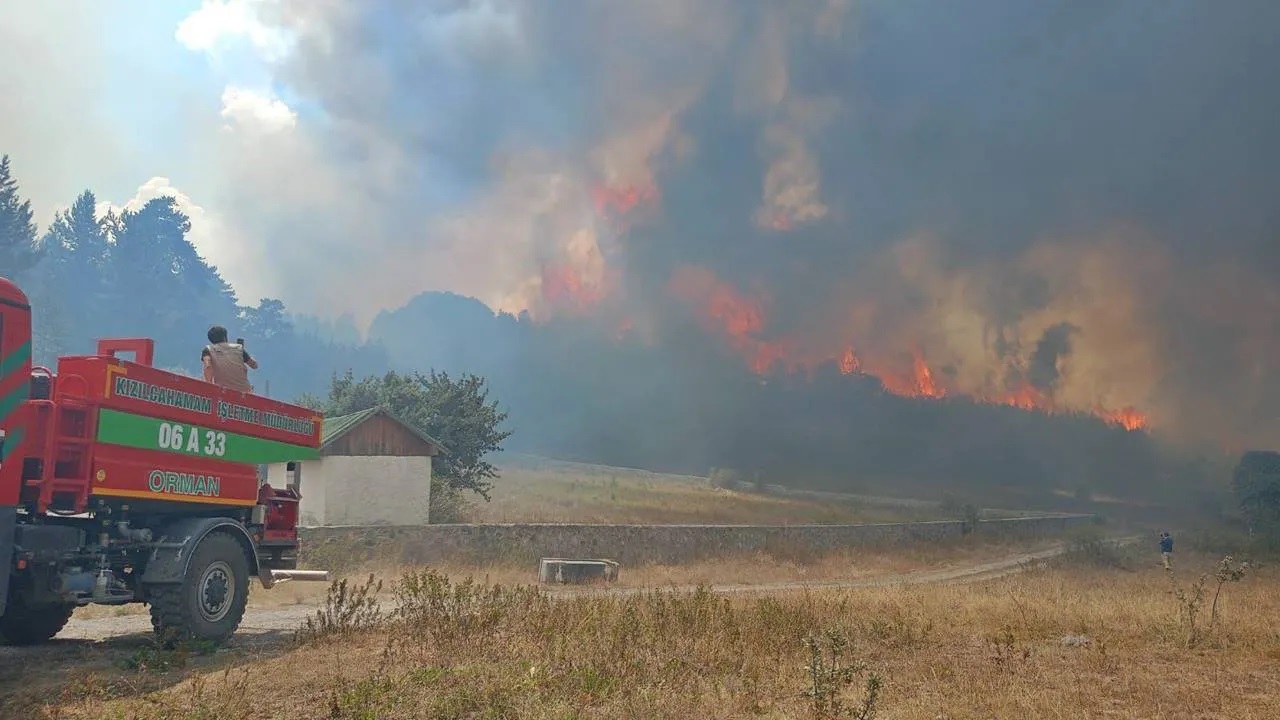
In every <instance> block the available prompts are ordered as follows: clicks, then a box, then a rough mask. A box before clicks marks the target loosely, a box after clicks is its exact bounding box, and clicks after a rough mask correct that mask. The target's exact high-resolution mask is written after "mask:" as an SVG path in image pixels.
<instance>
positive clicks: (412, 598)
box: [31, 546, 1280, 720]
mask: <svg viewBox="0 0 1280 720" xmlns="http://www.w3.org/2000/svg"><path fill="white" fill-rule="evenodd" d="M1133 552H1137V551H1133ZM1219 559H1220V558H1219V557H1217V556H1210V555H1194V554H1187V553H1181V554H1180V555H1179V558H1178V565H1177V567H1176V569H1175V573H1174V577H1173V578H1172V581H1171V578H1169V577H1168V576H1166V573H1165V572H1164V571H1163V570H1162V569H1161V568H1160V567H1159V565H1158V560H1157V558H1156V557H1155V554H1154V553H1152V552H1150V551H1149V549H1148V551H1147V552H1141V553H1139V554H1129V555H1127V556H1126V555H1123V554H1121V553H1119V552H1118V551H1114V550H1109V549H1107V548H1101V549H1100V548H1098V547H1089V546H1082V548H1081V550H1080V551H1079V552H1077V553H1075V554H1074V555H1072V556H1071V557H1068V558H1064V559H1063V560H1061V561H1057V562H1054V563H1051V564H1050V565H1048V566H1046V567H1040V568H1035V569H1031V570H1028V571H1027V572H1024V573H1021V574H1019V575H1015V576H1010V577H1006V578H1001V579H996V580H989V581H985V582H980V583H972V584H965V585H941V586H921V585H917V586H895V587H888V588H866V589H856V590H841V591H821V592H791V593H781V594H773V595H768V596H747V597H733V598H726V597H720V596H716V595H714V594H711V593H709V592H703V591H698V592H685V593H677V594H671V593H658V592H654V593H646V594H642V595H638V596H629V597H589V598H588V597H583V598H572V599H564V598H551V597H549V596H547V595H546V594H543V593H539V592H537V590H536V589H531V588H522V587H519V586H510V585H500V586H494V585H487V584H485V583H474V584H471V583H467V582H465V581H458V580H456V579H450V578H448V577H445V576H443V575H438V574H435V573H430V572H426V571H422V570H413V571H409V572H407V573H406V574H404V575H403V576H402V577H401V578H400V579H399V580H398V581H396V582H394V583H393V584H392V585H393V590H394V594H395V596H396V600H397V602H396V605H397V607H398V610H396V611H394V612H392V611H390V610H388V609H386V608H387V607H389V604H388V605H387V606H384V607H375V606H373V605H372V604H370V603H366V602H361V601H360V599H359V598H360V595H359V593H358V592H357V593H356V594H355V595H354V596H351V595H348V597H347V598H346V599H344V600H343V601H342V602H333V603H330V604H329V605H328V606H327V609H326V610H325V611H322V612H321V614H320V615H319V616H317V617H318V618H320V617H323V618H324V621H323V622H318V623H317V626H316V632H315V633H313V634H310V635H307V634H304V635H303V636H301V637H300V638H298V640H297V641H296V642H295V643H293V644H291V645H290V646H289V647H288V648H287V650H286V651H283V652H280V653H276V654H273V655H269V656H263V657H260V658H257V659H253V658H241V659H238V660H235V661H224V662H221V663H219V662H216V658H215V660H214V661H211V662H210V663H206V664H201V665H200V668H201V669H200V670H199V671H197V672H194V673H191V674H189V675H188V674H185V673H184V671H182V670H180V669H173V668H172V667H168V668H165V667H161V668H160V669H149V668H147V667H145V664H144V666H143V667H141V669H136V670H135V671H133V672H134V675H133V676H132V679H129V677H128V676H116V677H115V678H114V679H110V678H106V677H105V676H103V675H90V676H77V677H74V678H72V679H71V680H69V681H68V682H66V683H65V687H64V688H63V690H62V693H61V697H58V698H56V700H54V699H52V698H51V700H53V701H51V702H47V703H44V704H43V707H40V708H33V709H32V710H31V712H36V711H37V709H38V711H39V712H42V713H43V714H44V717H50V718H53V717H56V718H138V719H143V718H146V719H152V718H175V719H176V718H227V719H229V720H232V719H237V718H246V719H247V718H255V719H256V718H462V717H465V718H672V717H680V718H695V717H696V718H739V717H741V718H750V717H759V718H801V717H844V718H854V717H877V718H886V719H887V718H901V719H908V718H910V719H920V720H937V719H938V718H946V719H947V720H960V719H961V718H1100V717H1107V718H1171V719H1173V718H1188V719H1189V718H1197V719H1203V718H1232V719H1233V720H1261V719H1262V718H1274V717H1276V714H1275V713H1276V710H1275V709H1276V707H1280V624H1277V622H1276V618H1278V617H1280V572H1277V570H1276V569H1274V568H1270V567H1262V568H1260V569H1251V570H1250V572H1248V573H1247V574H1246V575H1245V576H1244V577H1243V579H1241V580H1240V581H1239V582H1228V583H1227V584H1225V585H1224V586H1223V588H1222V593H1221V596H1220V598H1219V599H1218V606H1217V610H1216V619H1213V618H1211V614H1212V602H1213V599H1214V591H1215V587H1216V581H1214V580H1213V578H1212V576H1210V578H1209V580H1208V583H1207V584H1206V585H1205V587H1204V591H1205V592H1204V594H1203V596H1201V598H1200V600H1199V601H1196V594H1195V593H1194V592H1192V590H1193V581H1194V580H1195V579H1196V578H1197V577H1198V576H1199V575H1200V573H1205V572H1208V573H1212V572H1213V571H1214V569H1215V567H1216V563H1217V561H1218V560H1219ZM890 562H891V561H890ZM153 664H157V663H153ZM159 664H160V665H163V663H159ZM122 678H124V679H122ZM868 697H871V698H872V699H873V700H874V702H872V703H871V704H870V705H868V704H867V700H868ZM868 710H869V711H870V712H864V711H868ZM35 716H36V717H38V716H39V715H35Z"/></svg>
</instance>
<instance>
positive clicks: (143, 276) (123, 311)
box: [107, 196, 240, 367]
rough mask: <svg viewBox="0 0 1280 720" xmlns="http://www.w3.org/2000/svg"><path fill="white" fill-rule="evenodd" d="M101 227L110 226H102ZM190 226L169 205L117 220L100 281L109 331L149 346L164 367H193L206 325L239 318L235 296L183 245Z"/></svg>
mask: <svg viewBox="0 0 1280 720" xmlns="http://www.w3.org/2000/svg"><path fill="white" fill-rule="evenodd" d="M108 222H111V220H110V219H108ZM190 230H191V220H190V218H188V217H187V216H186V215H185V214H184V213H183V212H182V211H181V210H180V209H179V208H178V206H177V202H176V201H175V200H174V198H172V197H168V196H163V197H158V198H155V199H154V200H151V201H149V202H147V204H145V205H143V206H142V207H141V208H139V209H138V210H136V211H134V210H125V211H124V212H123V213H121V215H120V217H119V220H118V221H117V222H116V225H115V229H114V231H113V235H114V243H113V245H112V248H111V253H110V267H109V271H108V272H107V276H108V277H109V278H110V282H111V283H112V292H113V293H114V296H113V298H112V299H111V301H110V305H111V306H112V309H113V311H114V312H113V314H112V317H113V320H114V326H113V327H114V329H113V332H115V333H118V334H127V335H138V334H147V335H150V336H151V337H153V338H155V339H156V343H157V348H156V353H157V356H158V357H160V358H161V362H162V363H164V364H170V365H177V366H182V367H194V364H195V363H196V362H198V360H199V354H198V348H199V347H200V346H202V345H203V344H204V334H205V331H206V330H207V329H208V327H209V326H210V325H213V324H219V325H228V324H229V323H231V322H232V321H234V320H235V319H236V318H237V317H238V316H239V314H240V308H239V307H238V306H237V303H236V298H235V292H234V291H233V290H232V288H231V286H230V285H229V284H228V283H227V282H226V281H225V280H224V279H223V278H222V276H221V275H219V274H218V271H217V269H216V268H214V267H212V266H211V265H209V264H208V263H207V262H205V260H204V259H203V258H202V257H200V255H199V253H198V252H197V251H196V248H195V246H194V245H192V243H191V241H190V240H189V239H188V238H187V233H188V232H190Z"/></svg>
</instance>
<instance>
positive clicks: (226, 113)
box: [0, 0, 297, 301]
mask: <svg viewBox="0 0 1280 720" xmlns="http://www.w3.org/2000/svg"><path fill="white" fill-rule="evenodd" d="M250 10H251V8H250V5H249V4H247V3H244V2H231V3H221V2H213V3H204V2H201V1H200V0H173V1H171V2H170V1H166V2H149V3H128V4H126V5H122V4H117V3H109V2H94V1H92V0H69V1H68V2H58V3H34V2H32V3H6V4H4V6H3V8H0V64H2V66H3V67H6V68H15V69H14V70H8V71H5V72H4V73H3V74H0V96H3V97H4V98H6V101H7V102H9V103H13V105H12V107H10V108H7V109H6V110H5V111H4V112H3V113H0V145H2V146H3V147H2V148H0V152H4V153H8V154H9V155H10V159H11V162H12V165H13V171H14V173H15V175H16V177H17V179H18V181H19V182H20V184H21V188H22V192H23V194H24V195H25V196H26V197H27V198H28V199H30V200H31V202H32V206H33V209H34V211H35V213H36V220H37V223H38V224H39V225H40V226H41V228H43V227H46V226H47V225H48V224H49V222H50V221H51V219H52V216H53V214H54V213H55V212H56V211H58V210H60V209H63V208H65V207H67V206H69V205H70V204H71V202H72V200H74V198H75V197H76V196H77V195H78V194H79V193H81V192H82V191H84V190H85V189H90V190H92V191H93V192H94V193H95V194H96V195H97V197H98V200H99V203H100V207H101V208H102V209H103V210H104V211H105V210H106V208H107V207H138V206H140V205H141V204H142V203H145V202H146V201H147V200H150V199H152V198H154V197H156V196H158V195H161V194H166V195H173V196H176V197H177V198H178V199H179V201H180V205H181V207H182V208H183V210H184V211H185V212H187V213H188V214H189V215H191V217H192V233H191V239H192V241H193V243H194V244H195V245H196V247H197V249H198V250H199V251H200V253H201V254H202V255H203V256H204V257H205V258H206V259H208V260H209V261H210V262H211V263H213V264H214V265H216V266H217V267H218V268H219V270H220V271H221V272H222V273H223V275H224V276H225V277H226V279H227V280H228V281H230V282H231V283H232V284H233V285H234V286H235V287H236V288H237V289H238V290H239V292H240V293H241V295H242V296H243V297H242V300H246V301H252V300H254V299H256V298H260V297H263V296H269V295H272V292H273V283H272V281H271V278H270V276H268V275H266V274H264V273H263V272H262V271H261V269H260V268H259V267H257V266H256V265H255V259H259V255H258V253H257V252H255V250H254V249H253V246H254V245H255V244H260V243H261V242H263V238H261V237H256V238H255V237H252V236H251V235H249V234H245V233H244V232H243V228H239V227H236V226H234V224H228V223H227V222H226V221H225V220H224V219H223V216H224V215H225V210H226V208H225V207H220V206H219V205H218V204H217V197H218V194H219V189H220V188H221V187H224V186H225V184H226V183H227V182H228V178H227V177H226V175H225V174H224V173H223V172H221V170H222V167H221V166H220V164H219V163H218V162H217V160H216V159H217V158H218V157H219V156H220V155H222V156H225V154H226V153H228V152H236V151H237V149H238V148H240V147H242V145H243V143H244V142H246V138H253V137H255V136H260V135H262V134H270V133H277V132H288V130H289V129H290V128H291V127H292V126H293V125H294V124H295V123H296V117H297V112H296V111H295V110H293V109H291V108H289V107H288V106H287V105H285V104H284V102H283V101H281V100H280V99H279V98H278V97H277V96H276V95H275V93H274V90H273V86H272V82H271V75H270V73H269V71H268V70H267V65H266V63H267V62H268V61H270V60H271V59H273V58H274V57H277V54H278V53H279V52H280V50H281V48H282V46H281V45H280V38H279V37H278V34H273V33H271V32H270V31H267V30H266V29H265V28H263V27H262V26H261V25H259V24H257V23H256V21H254V20H253V17H252V14H251V12H250Z"/></svg>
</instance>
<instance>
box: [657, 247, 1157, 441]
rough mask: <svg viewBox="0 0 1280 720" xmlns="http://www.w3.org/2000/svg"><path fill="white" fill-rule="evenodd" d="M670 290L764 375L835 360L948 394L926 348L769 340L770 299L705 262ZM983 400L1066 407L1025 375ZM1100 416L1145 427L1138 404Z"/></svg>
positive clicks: (1099, 410)
mask: <svg viewBox="0 0 1280 720" xmlns="http://www.w3.org/2000/svg"><path fill="white" fill-rule="evenodd" d="M668 289H669V291H670V292H671V293H672V294H673V295H675V296H676V297H678V298H680V299H682V300H683V301H685V302H686V303H687V304H689V305H690V306H691V307H692V308H693V310H694V313H695V316H696V317H697V318H698V320H699V321H700V323H701V324H702V326H703V327H704V328H705V329H707V331H708V332H712V333H715V334H717V335H719V336H721V337H722V338H723V339H724V340H725V341H726V343H727V344H728V345H729V347H730V348H732V349H733V350H734V351H735V352H736V353H738V354H739V356H741V357H742V359H743V362H744V363H745V364H746V366H747V367H748V368H750V369H751V371H752V372H754V373H756V374H758V375H764V374H766V373H769V372H771V371H773V370H774V369H775V368H781V369H782V370H783V371H784V372H787V373H789V374H796V373H800V372H805V373H809V372H812V371H813V370H814V369H816V368H817V367H819V366H822V365H827V364H834V365H835V366H836V368H838V370H839V371H840V374H842V375H864V376H867V377H872V378H875V379H877V380H879V382H880V384H881V385H882V386H883V387H884V389H885V390H886V391H887V392H889V393H892V394H894V395H899V396H902V397H911V398H925V399H941V398H945V397H947V396H948V395H949V391H948V389H947V388H946V387H944V385H943V383H942V381H941V380H940V379H939V378H937V377H935V375H934V371H933V369H932V368H931V367H930V366H929V362H928V360H927V359H926V357H925V353H924V351H923V349H921V348H920V347H916V348H913V349H912V351H911V353H910V357H911V361H910V363H906V362H902V361H898V362H886V361H884V359H883V358H877V359H875V360H874V361H873V362H867V361H865V359H864V358H861V357H859V356H858V354H857V353H856V352H855V351H854V346H853V345H852V344H849V345H846V346H845V347H844V349H843V350H842V351H841V352H839V353H838V354H834V355H830V356H823V355H818V356H806V355H804V354H801V353H798V352H796V343H794V342H793V341H792V339H791V338H783V339H780V340H778V339H774V340H769V339H765V337H763V335H764V333H765V329H766V326H767V320H768V317H767V313H766V302H765V301H764V300H761V299H758V298H753V297H751V296H749V295H746V294H744V293H742V292H740V291H739V290H737V289H736V288H734V287H733V286H732V285H730V284H729V283H727V282H725V281H723V280H721V279H720V278H718V277H716V275H715V273H713V272H712V271H711V270H708V269H706V268H703V267H693V266H681V267H679V268H677V269H676V270H675V272H673V273H672V275H671V279H670V281H669V282H668ZM970 397H971V399H972V400H973V401H975V402H978V403H984V404H988V405H1004V406H1008V407H1014V408H1018V409H1021V410H1027V411H1034V412H1041V413H1045V414H1049V415H1054V414H1060V413H1062V412H1064V410H1063V409H1061V408H1059V407H1058V406H1057V405H1056V404H1055V403H1054V401H1053V399H1052V397H1050V396H1049V395H1047V394H1045V393H1044V392H1042V391H1041V390H1039V389H1037V388H1036V387H1035V386H1033V385H1032V384H1031V383H1030V382H1029V381H1027V380H1026V379H1022V380H1021V381H1020V382H1019V383H1018V384H1017V386H1016V387H1014V388H1012V389H1010V390H1008V391H1007V392H1004V393H1001V394H998V395H994V396H990V397H974V396H970ZM1093 414H1094V415H1095V416H1097V417H1098V418H1099V419H1101V420H1103V421H1104V422H1107V423H1109V424H1112V425H1115V426H1117V427H1122V428H1125V429H1126V430H1141V429H1146V428H1147V427H1148V425H1149V423H1148V419H1147V417H1146V415H1144V414H1143V413H1142V412H1140V411H1139V410H1138V409H1136V408H1134V407H1125V408H1122V409H1120V410H1109V409H1106V408H1104V407H1102V406H1101V405H1099V406H1097V407H1095V408H1094V410H1093Z"/></svg>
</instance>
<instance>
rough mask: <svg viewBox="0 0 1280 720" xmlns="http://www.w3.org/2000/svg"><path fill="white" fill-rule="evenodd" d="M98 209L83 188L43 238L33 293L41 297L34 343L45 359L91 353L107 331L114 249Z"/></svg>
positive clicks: (92, 198)
mask: <svg viewBox="0 0 1280 720" xmlns="http://www.w3.org/2000/svg"><path fill="white" fill-rule="evenodd" d="M96 207H97V198H95V197H94V195H93V193H92V192H90V191H88V190H86V191H84V192H83V193H81V194H80V197H78V198H76V201H75V202H74V203H73V204H72V205H71V208H70V209H69V210H64V211H62V212H60V213H58V214H57V215H56V216H55V217H54V219H53V223H52V224H51V225H50V226H49V230H48V231H47V232H46V233H45V235H44V237H43V238H42V239H41V241H40V252H41V254H42V256H43V257H42V259H41V261H40V264H39V265H38V266H37V267H36V268H35V270H34V271H33V272H32V276H33V280H34V282H33V283H32V287H31V288H30V289H29V290H28V294H31V293H33V292H35V293H38V294H39V296H40V298H39V299H40V302H39V303H38V305H37V306H36V309H35V314H36V317H35V320H36V328H35V335H36V337H35V340H36V343H35V344H36V353H37V356H39V357H40V358H41V359H42V360H43V361H46V362H48V361H51V360H52V358H53V357H56V356H57V355H59V354H66V353H75V352H81V353H83V352H88V351H89V350H90V349H91V347H92V341H93V340H94V339H95V338H96V337H99V336H101V335H102V334H103V333H102V332H100V328H101V326H102V323H103V322H104V321H105V317H106V316H107V315H108V313H109V312H110V310H111V308H110V303H109V297H108V293H107V287H108V286H107V284H106V282H105V279H104V278H103V270H104V268H105V267H106V264H107V259H108V251H109V249H110V248H109V245H108V243H107V227H106V222H105V221H104V220H99V219H98V218H97V217H96ZM33 300H34V297H33Z"/></svg>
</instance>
